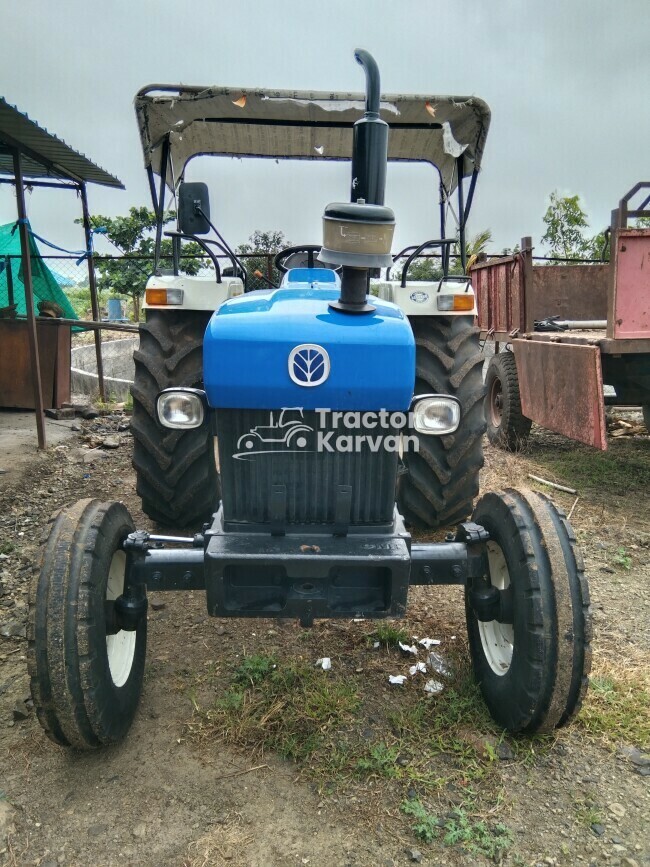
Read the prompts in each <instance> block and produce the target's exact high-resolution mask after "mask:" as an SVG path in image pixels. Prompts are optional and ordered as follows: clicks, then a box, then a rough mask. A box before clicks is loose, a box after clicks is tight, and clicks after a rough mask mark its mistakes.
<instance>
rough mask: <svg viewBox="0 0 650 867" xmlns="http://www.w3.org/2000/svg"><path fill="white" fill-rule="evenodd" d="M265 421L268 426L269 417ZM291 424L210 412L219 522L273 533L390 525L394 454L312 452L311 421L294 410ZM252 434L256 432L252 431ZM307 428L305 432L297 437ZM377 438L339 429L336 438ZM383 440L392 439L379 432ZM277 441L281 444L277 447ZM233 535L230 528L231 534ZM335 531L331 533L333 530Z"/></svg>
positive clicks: (314, 419) (315, 425)
mask: <svg viewBox="0 0 650 867" xmlns="http://www.w3.org/2000/svg"><path fill="white" fill-rule="evenodd" d="M271 413H272V414H273V424H274V425H275V427H272V426H270V424H269V422H270V420H271V419H270V417H271ZM293 413H294V417H293V418H294V420H292V421H290V420H288V419H287V417H286V416H285V417H283V418H282V421H283V422H284V424H283V426H282V427H279V426H278V420H279V419H280V413H279V411H270V410H259V409H256V410H248V409H246V410H242V409H222V410H217V414H216V422H217V436H218V441H219V464H220V471H221V488H222V501H223V509H224V519H225V522H226V524H227V525H232V524H236V523H245V524H248V525H250V524H257V525H264V526H265V527H268V528H270V529H271V530H273V531H275V529H278V530H281V526H277V527H274V526H273V525H274V524H275V525H301V524H311V525H314V524H318V525H330V526H332V527H334V528H336V525H337V524H340V523H341V521H343V524H344V525H346V526H347V525H350V526H354V525H357V526H371V525H390V524H392V520H393V511H394V507H395V481H396V476H397V464H398V455H397V453H396V452H388V451H386V450H385V448H384V447H383V445H382V446H381V447H380V448H379V450H378V451H375V452H373V451H371V449H370V447H369V445H368V444H367V443H365V444H364V445H363V446H362V448H361V451H358V452H357V451H352V452H337V451H334V452H327V451H321V452H319V451H317V450H316V448H317V432H318V431H321V432H322V433H324V434H326V433H327V430H323V429H321V428H320V427H319V416H318V414H317V413H316V412H314V411H309V410H305V411H304V413H303V415H302V417H301V416H300V415H299V414H298V413H297V412H295V411H293ZM255 428H257V432H254V429H255ZM305 428H311V431H309V430H305ZM377 433H378V431H364V430H363V429H362V428H359V429H355V430H351V429H349V428H341V427H340V425H339V427H338V429H336V430H334V431H333V435H332V437H331V440H330V442H331V443H332V444H333V441H334V440H335V439H336V437H337V436H341V435H345V436H350V437H356V436H359V435H363V434H370V435H373V436H376V435H377ZM381 433H382V434H384V435H390V434H393V433H396V432H394V431H389V430H386V429H384V430H383V431H381ZM279 440H283V441H279ZM233 529H234V528H233ZM334 531H335V532H336V530H334Z"/></svg>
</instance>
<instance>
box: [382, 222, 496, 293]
mask: <svg viewBox="0 0 650 867" xmlns="http://www.w3.org/2000/svg"><path fill="white" fill-rule="evenodd" d="M491 240H492V231H491V230H490V229H483V231H481V232H479V233H478V234H476V235H474V237H473V238H470V239H469V241H466V242H465V252H466V256H467V267H468V268H469V266H470V265H471V264H473V262H475V261H476V260H477V259H478V258H479V257H480V256H481V255H484V254H485V248H486V247H487V246H488V244H489V243H490V241H491ZM439 250H440V248H438V250H436V252H439ZM459 251H460V247H459V245H458V243H456V244H455V245H454V246H453V247H452V251H451V256H452V258H451V259H450V264H449V273H450V274H462V273H463V269H462V266H461V261H460V252H459ZM405 261H406V260H405V259H401V260H400V261H399V262H397V263H396V264H395V265H394V267H393V270H392V278H393V280H401V278H402V270H403V268H404V262H405ZM442 276H443V273H442V265H441V264H440V259H427V258H418V259H415V260H414V261H413V262H412V263H411V266H410V268H409V270H408V274H407V278H408V279H409V280H423V281H426V282H428V283H435V282H437V281H438V280H440V279H441V278H442Z"/></svg>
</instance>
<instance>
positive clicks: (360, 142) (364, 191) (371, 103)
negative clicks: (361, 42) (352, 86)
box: [350, 48, 388, 205]
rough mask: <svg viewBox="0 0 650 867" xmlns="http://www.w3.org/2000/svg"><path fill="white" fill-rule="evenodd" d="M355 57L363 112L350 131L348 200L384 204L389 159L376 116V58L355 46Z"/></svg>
mask: <svg viewBox="0 0 650 867" xmlns="http://www.w3.org/2000/svg"><path fill="white" fill-rule="evenodd" d="M354 59H355V60H356V61H357V63H358V64H360V65H361V66H362V67H363V71H364V72H365V73H366V112H365V114H364V116H363V117H362V118H360V119H359V120H358V121H357V122H356V123H355V125H354V127H353V130H352V136H353V139H352V141H353V144H352V187H351V190H350V201H351V202H357V201H358V200H359V199H363V201H364V202H366V204H369V205H383V204H384V190H385V188H386V164H387V162H388V124H387V123H386V121H385V120H382V119H381V118H380V117H379V94H380V83H379V67H378V66H377V62H376V60H375V58H374V57H373V56H372V55H371V54H369V53H368V52H367V51H364V50H363V48H358V49H357V50H356V51H355V52H354Z"/></svg>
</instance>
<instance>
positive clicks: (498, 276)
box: [470, 255, 525, 334]
mask: <svg viewBox="0 0 650 867" xmlns="http://www.w3.org/2000/svg"><path fill="white" fill-rule="evenodd" d="M523 270H524V269H523V260H522V257H521V256H520V255H516V256H507V257H504V258H503V259H495V260H493V261H491V262H486V263H485V264H481V265H475V266H474V267H473V268H471V270H470V274H471V277H472V286H473V287H474V292H475V294H476V306H477V307H478V325H479V328H480V329H481V331H496V332H507V333H508V334H509V333H510V332H511V331H513V330H514V329H515V328H518V329H519V330H520V331H523V330H524V328H525V319H524V277H523Z"/></svg>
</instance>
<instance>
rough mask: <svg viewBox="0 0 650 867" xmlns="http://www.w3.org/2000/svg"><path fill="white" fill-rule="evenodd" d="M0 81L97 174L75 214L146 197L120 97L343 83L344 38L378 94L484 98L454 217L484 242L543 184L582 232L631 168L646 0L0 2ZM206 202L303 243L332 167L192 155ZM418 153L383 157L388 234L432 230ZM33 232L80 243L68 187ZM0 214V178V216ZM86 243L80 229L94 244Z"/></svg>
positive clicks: (217, 213)
mask: <svg viewBox="0 0 650 867" xmlns="http://www.w3.org/2000/svg"><path fill="white" fill-rule="evenodd" d="M2 24H3V27H2V30H3V33H4V36H5V38H4V39H3V44H2V50H1V51H0V82H2V95H3V96H4V97H5V98H6V99H7V100H8V101H9V102H10V103H13V104H15V105H17V106H18V108H19V109H20V110H21V111H24V112H26V113H27V114H29V116H30V117H31V118H32V119H34V120H36V121H38V122H39V123H40V124H42V125H43V126H45V127H47V128H48V129H49V130H50V131H51V132H54V133H56V134H57V135H58V136H59V137H61V138H63V139H65V141H66V142H67V143H68V144H69V145H71V146H72V147H73V148H75V149H77V150H80V151H82V152H83V153H85V154H86V155H87V156H88V157H89V158H90V159H92V160H93V161H94V162H96V163H98V164H99V165H100V166H102V167H103V168H105V169H107V170H108V171H109V172H111V173H112V174H115V175H117V176H118V177H119V178H120V179H121V180H122V181H123V182H124V184H125V186H126V191H118V190H109V189H106V188H103V187H97V186H95V187H90V188H89V198H90V208H91V211H92V212H93V213H103V214H107V215H118V214H122V213H125V212H126V211H127V210H128V208H129V207H130V206H131V205H140V204H146V205H149V206H150V204H151V200H150V197H149V192H148V184H147V180H146V175H145V172H144V168H143V162H142V152H141V149H140V143H139V137H138V133H137V128H136V122H135V115H134V112H133V97H134V95H135V93H136V91H137V90H138V89H139V88H140V87H142V86H143V85H144V84H147V83H151V82H169V83H178V82H184V83H186V84H201V85H209V84H217V85H231V86H234V87H242V88H247V87H248V88H250V87H260V86H264V87H271V88H287V89H299V90H305V89H313V90H333V91H338V90H342V91H349V90H359V91H361V90H363V87H364V79H363V72H362V70H361V69H360V67H358V66H357V65H356V64H355V63H354V60H353V56H352V53H353V50H354V49H355V48H357V47H361V48H366V49H368V50H369V51H370V52H371V53H372V54H373V55H374V56H375V58H376V60H377V62H378V64H379V68H380V72H381V77H382V90H383V91H384V92H403V93H420V92H421V93H425V94H435V93H440V94H461V95H469V94H475V95H477V96H480V97H482V98H483V99H485V100H486V101H487V103H488V104H489V105H490V107H491V109H492V123H491V128H490V133H489V135H488V140H487V146H486V151H485V155H484V160H483V169H482V172H481V176H480V178H479V183H478V187H477V193H476V198H475V204H474V208H473V211H472V216H471V218H470V226H469V230H470V234H472V233H474V232H477V231H479V230H481V229H483V228H487V227H489V228H490V229H491V230H492V233H493V237H494V244H493V248H494V249H500V248H501V247H503V246H506V245H507V246H512V245H513V244H514V243H515V242H516V241H518V240H519V238H520V237H521V236H522V235H525V234H532V235H533V238H534V239H535V240H537V241H538V240H539V238H540V236H541V234H542V233H543V224H542V216H543V214H544V211H545V208H546V203H547V197H548V194H549V193H550V192H551V191H552V190H554V189H559V190H560V192H561V193H562V194H569V193H571V194H572V193H579V194H580V196H581V198H582V200H583V202H584V205H585V207H586V210H587V212H588V215H589V218H590V221H591V225H592V227H593V230H594V232H595V231H596V230H598V229H601V228H603V227H604V226H605V225H606V224H607V223H608V222H609V215H610V211H611V210H612V208H614V207H615V206H616V204H617V201H618V199H619V198H620V196H621V195H622V194H623V193H624V192H625V191H626V190H627V189H629V188H630V187H631V186H632V185H633V184H634V183H635V182H636V181H637V180H642V179H646V180H647V179H648V178H650V158H649V150H650V99H649V97H648V93H649V92H650V52H648V50H647V40H648V33H650V0H619V2H617V3H613V2H612V0H491V2H487V0H444V2H443V0H319V2H314V0H271V2H267V0H237V2H224V0H191V2H180V0H109V2H106V3H102V4H95V3H89V2H88V0H57V2H52V0H20V2H13V3H9V2H8V0H5V2H4V3H3V12H2ZM187 178H188V180H198V179H201V180H206V181H207V182H208V184H209V186H210V193H211V205H212V216H213V219H215V218H216V222H217V224H218V226H219V228H220V229H221V230H222V232H223V233H224V235H225V236H226V237H227V238H228V239H229V240H230V241H231V242H232V243H234V244H238V243H241V242H242V241H245V240H246V238H247V237H248V235H250V233H251V232H252V231H253V230H254V229H263V230H267V229H282V230H283V231H284V232H285V234H286V236H287V238H288V239H289V240H291V241H292V242H293V243H298V242H305V243H318V242H320V240H321V228H320V217H321V214H322V210H323V207H324V206H325V204H327V202H329V201H333V200H343V201H345V200H346V198H347V195H348V186H349V165H348V164H336V163H331V164H328V163H311V162H310V163H296V162H294V163H289V162H286V163H280V164H279V165H276V164H275V163H274V162H272V161H271V162H269V161H256V160H230V159H228V160H225V159H215V158H202V159H200V160H195V161H194V163H193V164H192V166H191V169H188V173H187ZM433 193H434V183H433V176H432V170H431V168H428V167H425V166H396V165H393V166H391V167H390V168H389V176H388V186H387V191H386V204H387V205H390V206H391V207H393V209H394V210H395V212H396V217H397V230H396V245H399V246H404V245H405V244H407V243H414V242H420V241H423V240H425V239H426V238H427V237H437V235H438V232H437V228H436V226H437V223H436V220H437V200H436V197H435V195H434V194H433ZM28 208H29V214H30V218H31V220H32V225H33V228H34V230H35V231H36V232H37V233H39V234H41V235H44V236H46V237H47V238H49V239H51V240H52V241H54V242H56V243H59V244H62V245H65V246H73V247H75V248H78V247H81V246H82V243H83V242H82V235H81V230H80V228H79V227H78V226H74V224H73V220H74V219H75V217H78V216H79V206H78V203H77V201H76V198H75V196H74V194H73V193H71V192H68V191H65V192H59V191H52V190H37V191H35V192H34V193H33V194H32V195H31V198H30V202H29V205H28ZM13 219H15V201H14V197H13V193H12V191H11V188H9V187H6V186H2V187H0V223H5V222H9V221H10V220H13ZM102 243H105V242H103V241H100V245H101V244H102Z"/></svg>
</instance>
